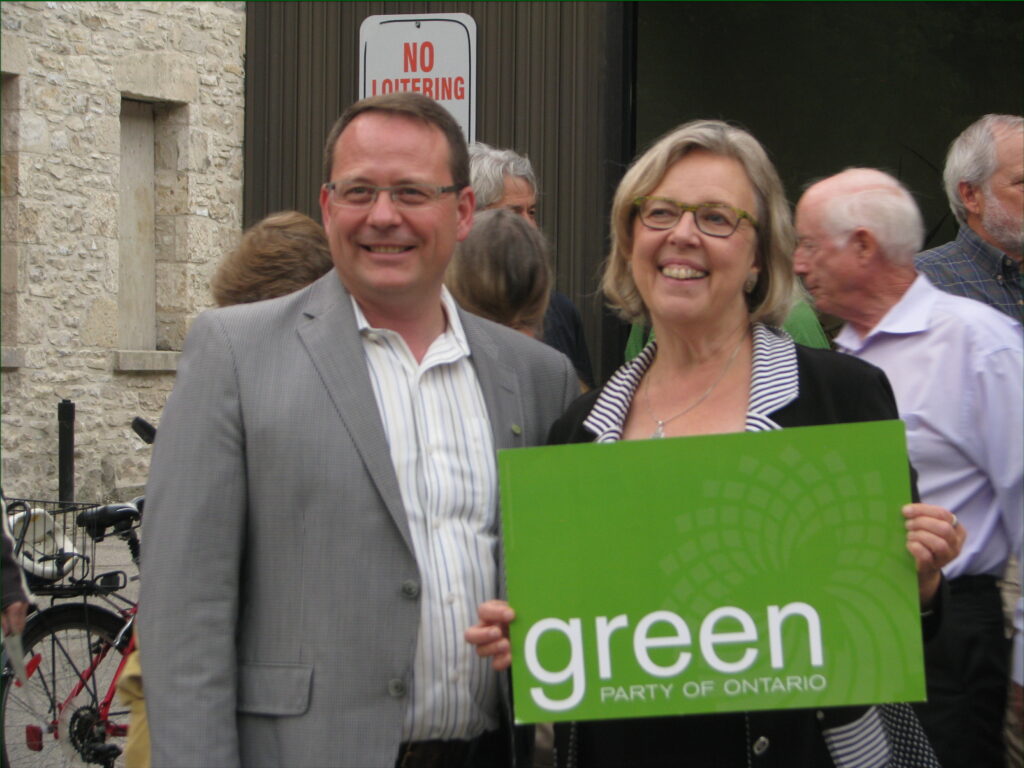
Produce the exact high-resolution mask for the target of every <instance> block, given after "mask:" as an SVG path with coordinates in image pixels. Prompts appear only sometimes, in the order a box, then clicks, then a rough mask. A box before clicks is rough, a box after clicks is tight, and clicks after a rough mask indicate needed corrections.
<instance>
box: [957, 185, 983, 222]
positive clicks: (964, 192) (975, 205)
mask: <svg viewBox="0 0 1024 768" xmlns="http://www.w3.org/2000/svg"><path fill="white" fill-rule="evenodd" d="M956 191H957V194H959V195H960V200H961V202H963V204H964V208H966V209H967V210H968V211H970V212H971V213H973V214H974V215H975V216H980V215H981V190H980V189H979V188H978V187H977V186H975V185H974V184H971V183H970V182H969V181H961V182H960V183H959V184H957V187H956Z"/></svg>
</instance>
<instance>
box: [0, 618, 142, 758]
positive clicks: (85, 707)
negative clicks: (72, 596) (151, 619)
mask: <svg viewBox="0 0 1024 768" xmlns="http://www.w3.org/2000/svg"><path fill="white" fill-rule="evenodd" d="M124 625H125V621H124V619H123V618H121V617H120V616H118V615H117V614H116V613H113V612H111V611H108V610H106V609H103V608H97V607H95V606H89V605H86V604H84V603H74V604H64V605H57V606H54V607H52V608H48V609H46V610H44V611H42V612H41V613H38V614H36V615H35V616H34V617H32V619H31V620H30V621H29V623H28V624H27V625H26V627H25V631H24V633H23V634H22V644H23V646H24V649H25V664H26V667H27V670H28V684H27V685H26V686H22V685H19V684H18V683H17V682H16V681H15V679H14V675H13V673H12V672H11V670H10V669H9V668H8V669H5V670H4V673H3V687H2V692H0V719H2V721H3V753H2V755H3V768H22V767H23V766H24V767H26V768H27V767H28V766H31V767H32V768H49V767H50V766H55V767H56V766H82V765H101V766H102V765H113V764H114V759H115V757H116V755H117V754H119V753H120V750H121V749H122V748H123V746H124V741H125V738H126V735H127V725H128V711H127V709H125V708H124V707H122V706H121V704H120V701H118V700H117V697H116V695H115V696H114V699H113V701H112V705H111V707H110V712H109V716H108V718H107V719H106V721H103V720H102V719H101V716H100V710H101V705H102V702H103V701H104V698H105V697H107V696H108V694H109V693H110V692H111V690H112V684H113V682H114V678H115V676H116V674H117V670H118V667H119V665H120V663H121V658H122V651H119V650H118V649H117V648H115V647H114V646H113V642H114V640H115V638H116V637H117V636H118V633H119V632H120V631H121V629H122V628H123V627H124Z"/></svg>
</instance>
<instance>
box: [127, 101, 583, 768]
mask: <svg viewBox="0 0 1024 768" xmlns="http://www.w3.org/2000/svg"><path fill="white" fill-rule="evenodd" d="M324 180H325V184H324V186H323V188H322V190H321V192H320V207H321V212H322V215H323V222H324V227H325V230H326V232H327V237H328V240H329V242H330V246H331V255H332V258H333V260H334V264H335V268H336V269H335V270H333V271H332V272H329V273H328V274H327V275H325V276H324V277H323V278H321V279H320V280H318V281H317V282H315V283H313V284H312V285H311V286H309V287H307V288H305V289H303V290H301V291H298V292H297V293H293V294H290V295H288V296H285V297H282V298H280V299H273V300H270V301H266V302H259V303H256V304H248V305H241V306H236V307H229V308H226V309H219V310H213V311H210V312H207V313H204V314H203V315H200V316H199V317H198V318H197V319H196V321H195V323H194V325H193V327H192V330H191V332H190V333H189V338H188V340H187V342H186V344H185V351H184V353H183V354H182V358H181V362H180V364H179V367H178V378H177V382H176V384H175V388H174V392H173V394H172V395H171V398H170V400H169V401H168V404H167V408H166V411H165V413H164V416H163V419H162V420H161V423H160V430H159V435H158V438H157V441H156V447H155V451H154V455H153V464H152V469H151V472H150V481H149V485H148V487H147V491H146V493H147V503H146V522H145V532H144V534H145V535H144V541H145V544H144V547H145V552H144V555H143V563H144V573H143V580H142V600H141V606H142V608H141V615H140V619H139V630H140V636H141V648H142V665H143V678H144V680H145V691H146V698H147V707H148V711H149V719H150V725H151V730H152V742H153V764H154V765H155V766H168V765H181V766H188V768H195V767H196V766H211V767H212V766H239V765H243V766H246V767H247V768H248V766H295V767H296V768H298V767H301V768H317V767H319V766H323V767H327V766H331V767H334V766H356V767H358V768H369V767H370V766H381V767H382V768H390V767H391V766H397V765H401V766H404V767H405V768H417V767H418V766H426V765H437V766H458V767H459V768H462V766H471V765H491V764H500V761H502V760H504V759H506V757H507V755H508V752H509V743H510V742H509V741H508V740H507V739H501V738H498V737H497V736H496V734H497V733H498V730H499V728H500V727H501V725H502V723H503V717H502V714H501V712H500V709H501V702H500V701H499V700H500V698H501V697H500V696H499V692H498V688H499V686H498V682H499V681H498V679H497V677H496V676H495V673H493V672H492V671H490V670H489V668H488V666H487V662H486V661H484V660H481V659H478V658H477V657H476V655H475V653H474V652H473V650H472V648H471V647H470V646H469V645H467V644H466V643H465V642H464V641H463V639H462V633H463V631H464V629H465V628H466V627H469V626H470V625H472V624H474V623H475V621H476V606H477V605H478V604H479V603H480V602H481V601H482V600H484V599H486V598H487V597H491V596H494V595H496V594H497V593H498V592H499V573H500V565H499V563H498V562H497V558H498V551H499V541H498V536H499V527H498V511H497V498H498V496H497V472H496V467H495V450H497V449H502V448H512V447H518V446H529V445H535V444H538V443H541V442H543V440H544V439H545V437H546V433H547V430H548V427H549V426H550V424H551V422H552V421H553V420H554V419H555V418H556V417H557V416H558V415H560V414H561V412H562V410H563V409H564V408H565V406H566V405H567V404H568V403H569V402H570V401H571V400H572V399H573V397H574V396H575V395H576V393H577V392H578V385H577V382H576V376H575V373H574V372H573V369H572V367H571V365H570V364H569V361H568V360H567V359H566V358H565V357H564V356H562V355H560V354H559V353H557V352H555V351H554V350H552V349H551V348H549V347H547V346H545V345H543V344H540V343H539V342H536V341H534V340H532V339H530V338H528V337H526V336H524V335H523V334H520V333H517V332H515V331H512V330H510V329H507V328H504V327H502V326H499V325H496V324H494V323H491V322H488V321H486V320H483V319H481V318H478V317H474V316H473V315H469V314H466V313H464V312H462V311H461V310H460V309H459V308H458V307H457V306H456V305H455V303H454V301H453V300H452V298H451V296H450V295H449V294H448V293H447V291H446V290H445V289H444V288H443V287H442V281H443V276H444V271H445V267H446V265H447V264H448V260H449V258H450V257H451V254H452V251H453V249H454V246H455V243H456V242H457V241H459V240H461V239H462V238H464V237H465V236H466V234H467V233H468V232H469V230H470V227H471V225H472V221H473V209H474V204H475V199H474V194H473V190H472V188H471V187H470V186H469V169H468V161H467V151H466V144H465V140H464V139H463V136H462V133H461V131H460V129H459V127H458V125H457V124H456V123H455V121H454V120H453V119H452V117H451V116H450V115H449V114H448V113H447V111H445V110H444V109H443V108H442V107H440V106H439V105H438V104H436V103H435V102H433V101H431V100H430V99H427V98H425V97H423V96H420V95H418V94H411V93H402V94H389V95H387V96H381V97H375V98H372V99H366V100H364V101H361V102H358V103H356V104H355V105H353V106H352V107H350V108H349V109H348V110H347V111H346V112H345V114H344V115H342V117H341V118H340V119H339V120H338V122H337V123H336V124H335V126H334V127H333V129H332V130H331V133H330V135H329V137H328V140H327V144H326V147H325V158H324ZM496 761H497V762H496Z"/></svg>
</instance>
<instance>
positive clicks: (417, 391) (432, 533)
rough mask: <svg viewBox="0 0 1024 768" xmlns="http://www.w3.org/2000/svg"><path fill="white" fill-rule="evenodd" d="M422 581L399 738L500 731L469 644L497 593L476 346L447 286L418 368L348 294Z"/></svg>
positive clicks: (485, 669) (490, 475)
mask: <svg viewBox="0 0 1024 768" xmlns="http://www.w3.org/2000/svg"><path fill="white" fill-rule="evenodd" d="M352 304H353V308H354V309H355V315H356V322H357V324H358V327H359V333H360V335H361V337H362V340H363V349H364V351H365V353H366V363H367V367H368V368H369V372H370V380H371V382H372V383H373V391H374V394H375V395H376V397H377V406H378V408H379V410H380V415H381V420H382V421H383V423H384V432H385V434H386V436H387V440H388V445H389V447H390V449H391V461H392V462H393V464H394V467H395V473H396V474H397V476H398V484H399V487H400V489H401V492H402V502H403V503H404V506H405V511H406V514H407V516H408V520H409V530H410V532H411V534H412V543H413V548H414V550H415V554H416V561H417V563H418V564H419V570H420V578H421V580H422V585H421V591H420V600H421V621H420V629H419V636H418V638H417V645H416V656H415V660H414V662H413V684H412V688H411V691H410V696H409V705H408V709H407V711H406V717H405V725H404V728H403V731H402V741H421V740H429V739H469V738H473V737H475V736H479V735H480V734H481V733H483V732H484V731H487V730H493V729H495V728H497V725H498V720H497V709H498V695H497V679H496V675H495V674H494V673H493V672H492V671H491V670H490V667H489V666H488V663H487V661H486V660H483V659H480V658H478V657H477V656H476V654H475V653H474V652H473V649H472V647H471V646H470V645H469V644H468V643H466V642H465V641H464V640H463V632H464V631H465V629H466V628H467V627H469V626H470V625H472V624H475V623H476V620H477V617H476V609H477V605H478V604H479V603H480V602H482V601H484V600H488V599H491V598H493V597H495V596H496V594H497V566H496V559H495V558H496V550H497V541H498V516H497V498H498V497H497V491H498V488H497V468H496V466H495V455H494V440H493V437H492V434H491V423H490V420H489V418H488V415H487V407H486V404H485V403H484V398H483V393H482V392H481V390H480V383H479V381H478V380H477V377H476V372H475V371H474V369H473V366H472V364H471V363H470V359H469V355H470V350H469V344H468V342H467V341H466V335H465V332H464V331H463V328H462V323H461V322H460V321H459V316H458V312H457V311H456V308H455V302H454V300H453V299H452V297H451V295H450V294H449V293H448V291H447V290H443V293H442V305H443V307H444V310H445V314H446V315H447V319H448V323H447V327H446V329H445V331H444V333H442V334H441V335H440V336H439V337H438V338H437V339H435V340H434V342H433V343H432V344H431V345H430V348H429V349H428V350H427V353H426V355H424V357H423V360H422V361H421V362H419V363H417V362H416V359H415V358H414V357H413V355H412V353H411V352H410V351H409V347H408V346H407V345H406V343H405V340H404V339H402V337H401V336H400V335H399V334H397V333H395V332H393V331H389V330H386V329H378V328H371V327H370V325H369V324H368V323H367V321H366V317H365V316H364V315H363V313H362V311H361V310H360V309H359V305H358V304H357V303H356V301H355V300H354V299H353V301H352Z"/></svg>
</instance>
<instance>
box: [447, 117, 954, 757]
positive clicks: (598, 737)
mask: <svg viewBox="0 0 1024 768" xmlns="http://www.w3.org/2000/svg"><path fill="white" fill-rule="evenodd" d="M611 224H612V247H611V254H610V255H609V258H608V262H607V265H606V268H605V272H604V278H603V281H602V287H603V289H604V292H605V295H606V296H607V297H608V300H609V304H610V305H611V306H612V307H613V308H614V309H615V310H616V311H617V312H618V313H619V315H620V316H621V317H623V319H625V320H627V321H637V320H640V321H643V322H645V323H649V324H651V325H653V327H654V330H655V340H654V341H652V342H651V343H650V344H648V345H647V346H646V347H645V348H644V349H643V351H642V352H641V353H640V354H639V355H638V356H637V357H636V358H635V359H633V360H631V361H629V362H627V363H626V364H625V365H623V366H622V367H621V368H620V369H619V370H618V371H616V373H615V374H613V376H612V377H611V378H610V379H609V381H608V383H607V384H605V386H604V387H602V388H601V389H599V390H595V391H593V392H589V393H587V394H585V395H583V396H581V397H580V398H579V399H578V400H577V401H576V402H575V403H574V404H573V405H572V406H570V408H569V410H568V412H567V413H566V414H565V415H564V416H563V417H562V418H561V419H560V420H559V421H557V422H556V423H555V424H554V426H553V427H552V430H551V435H550V438H549V441H550V442H551V443H574V442H597V443H610V442H616V441H619V440H645V439H658V438H663V437H679V436H686V435H707V434H719V433H726V432H742V431H748V432H753V431H762V430H770V429H783V428H787V427H797V426H809V425H814V424H834V423H842V422H857V421H872V420H881V419H896V418H898V412H897V410H896V403H895V401H894V399H893V394H892V390H891V388H890V386H889V382H888V381H887V380H886V378H885V374H883V373H882V371H880V370H879V369H877V368H875V367H873V366H871V365H868V364H866V363H864V362H862V361H860V360H857V359H855V358H852V357H849V356H845V355H839V354H837V353H834V352H830V351H828V350H823V349H810V348H807V347H803V346H800V345H797V344H794V342H793V340H792V339H791V338H790V336H789V335H788V334H787V333H786V332H785V331H783V330H781V329H780V328H779V326H780V325H781V323H782V321H783V320H784V319H785V318H786V316H787V314H788V312H789V308H790V306H791V304H792V302H793V300H794V296H795V295H796V293H797V290H798V288H797V282H796V278H795V276H794V273H793V268H792V262H791V254H792V251H793V248H794V235H793V226H792V222H791V218H790V212H789V206H788V204H787V202H786V198H785V195H784V193H783V189H782V183H781V182H780V180H779V177H778V174H777V173H776V171H775V168H774V167H773V166H772V164H771V162H770V161H769V160H768V156H767V154H766V153H765V151H764V149H763V147H762V146H761V145H760V144H759V143H758V142H757V140H756V139H755V138H754V137H753V136H751V135H750V134H749V133H747V132H746V131H744V130H742V129H740V128H737V127H735V126H732V125H729V124H726V123H724V122H720V121H717V120H698V121H694V122H691V123H687V124H685V125H682V126H680V127H679V128H677V129H675V130H674V131H672V132H671V133H669V134H667V135H666V136H664V137H663V138H661V139H660V140H659V141H658V142H657V143H656V144H655V145H654V146H653V147H651V148H650V149H649V150H648V151H647V152H645V153H644V154H643V155H642V156H640V157H639V158H638V159H637V160H636V162H635V163H634V164H633V165H632V167H631V168H630V169H629V171H627V173H626V174H625V176H624V178H623V179H622V182H621V183H620V184H619V188H618V191H617V192H616V195H615V199H614V202H613V204H612V214H611ZM681 492H682V489H681ZM626 513H628V514H642V508H641V507H639V506H638V508H637V509H631V510H624V514H626ZM893 514H894V515H900V514H902V516H903V517H904V518H905V520H906V527H907V543H906V546H907V549H908V551H909V552H910V554H911V555H912V556H913V557H914V560H915V563H916V567H917V574H918V586H919V593H920V601H921V605H922V609H931V608H933V607H934V606H935V604H936V601H937V595H938V592H939V587H940V583H941V579H942V575H941V568H942V566H943V565H945V564H946V563H948V562H949V561H950V560H952V559H953V558H954V557H955V556H956V555H957V553H958V552H959V551H960V548H961V545H962V543H963V529H962V528H958V527H957V526H956V521H955V518H953V516H952V515H951V514H950V513H949V512H948V511H947V510H945V509H942V508H939V507H934V506H930V505H926V504H909V505H907V506H905V507H904V508H903V509H902V510H893ZM828 554H829V553H822V555H823V556H826V557H827V556H828ZM924 615H926V614H923V616H924ZM514 616H515V614H514V612H513V611H512V609H511V607H509V606H508V605H507V604H505V603H502V602H500V601H490V602H488V603H484V604H483V605H481V606H480V618H481V622H480V624H478V625H476V626H474V627H471V628H470V629H469V630H467V632H466V639H467V641H469V642H470V643H473V644H474V645H476V646H477V653H478V654H480V655H481V656H490V657H493V661H492V665H493V666H494V667H495V668H504V667H506V666H508V664H509V663H510V662H511V656H510V651H509V644H508V638H507V629H508V623H509V622H510V621H511V620H513V619H514ZM928 621H929V622H933V621H934V618H932V619H928ZM907 721H909V722H910V725H906V722H907ZM915 724H916V721H914V720H913V712H912V711H911V710H910V709H909V707H906V705H898V706H896V707H893V706H890V705H886V706H884V707H872V706H863V707H839V708H831V709H821V710H817V711H809V710H787V711H770V712H748V713H729V714H716V715H690V716H685V717H666V718H648V719H635V720H606V721H598V722H587V723H577V724H574V725H572V727H569V728H565V727H556V732H560V733H561V734H562V735H563V736H565V737H566V738H567V740H568V741H569V742H570V743H571V747H570V748H568V749H562V750H560V752H559V757H560V758H564V757H565V755H566V753H567V752H568V753H571V754H572V755H573V756H574V764H575V765H577V766H580V767H581V768H595V767H596V768H603V767H604V766H625V765H628V766H632V767H633V768H641V767H642V766H651V767H652V768H661V766H669V765H694V766H716V767H723V768H724V767H728V768H734V767H735V768H746V767H747V766H749V765H776V766H801V768H833V767H837V768H846V766H852V765H856V766H858V767H859V768H882V766H911V765H913V766H918V768H921V767H922V766H934V765H936V763H935V760H934V756H933V755H932V753H931V749H930V746H929V745H928V743H927V740H926V739H925V738H924V737H923V732H921V730H920V728H919V727H916V728H915V727H914V726H915ZM900 729H902V730H900ZM897 730H899V735H893V734H894V732H895V731H897Z"/></svg>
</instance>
